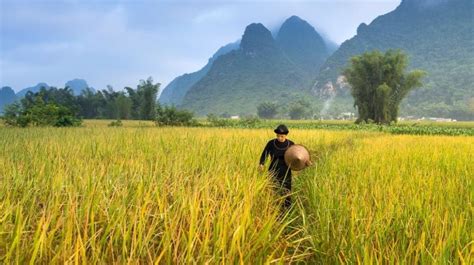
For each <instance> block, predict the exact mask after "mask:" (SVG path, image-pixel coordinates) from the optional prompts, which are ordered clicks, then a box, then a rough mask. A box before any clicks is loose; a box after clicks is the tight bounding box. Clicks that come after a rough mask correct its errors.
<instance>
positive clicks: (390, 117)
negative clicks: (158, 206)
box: [4, 50, 425, 127]
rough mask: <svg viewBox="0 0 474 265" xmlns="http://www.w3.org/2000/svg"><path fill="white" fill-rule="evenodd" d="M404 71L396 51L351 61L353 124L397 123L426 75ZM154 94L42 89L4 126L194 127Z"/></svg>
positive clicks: (266, 110)
mask: <svg viewBox="0 0 474 265" xmlns="http://www.w3.org/2000/svg"><path fill="white" fill-rule="evenodd" d="M407 65H408V59H407V56H406V54H404V53H403V52H401V51H399V50H397V51H394V50H389V51H387V52H385V53H382V52H379V51H372V52H366V53H364V54H361V55H358V56H354V57H352V58H351V61H350V65H349V66H348V67H347V68H346V69H345V70H344V71H343V73H344V76H345V77H346V80H347V82H348V83H349V84H350V85H351V94H352V96H353V98H354V107H355V108H357V111H358V114H359V115H358V119H357V120H356V122H357V123H360V122H365V123H371V122H374V123H378V124H390V123H392V122H396V121H397V117H398V111H399V105H400V103H401V102H402V100H403V99H404V98H405V97H406V96H407V95H408V93H409V92H410V91H411V90H413V89H414V88H416V87H420V86H421V78H422V77H423V76H424V74H425V73H424V72H423V71H420V70H415V71H412V72H410V73H406V72H405V69H406V67H407ZM159 88H160V83H154V82H153V79H152V78H151V77H150V78H148V79H147V80H140V82H139V84H138V86H137V88H136V89H133V88H130V87H125V91H115V90H114V89H113V88H112V87H110V86H108V87H107V89H103V90H99V91H97V92H94V91H92V90H91V89H85V90H84V91H83V92H82V93H81V94H80V95H78V96H75V95H74V94H73V93H72V90H71V89H70V88H68V87H66V88H54V87H52V88H49V89H46V88H42V89H41V90H40V91H39V92H37V93H33V92H28V93H27V94H26V96H25V97H24V98H23V99H22V100H21V101H20V102H16V103H14V104H11V105H9V106H7V107H6V108H5V111H4V120H5V123H6V124H7V125H13V126H22V127H25V126H28V125H39V126H41V125H52V126H75V125H79V124H80V123H81V120H82V119H92V118H105V119H116V120H121V119H137V120H155V121H156V123H157V125H192V124H196V121H195V120H194V119H193V113H192V112H188V111H186V110H178V109H177V108H176V107H174V106H161V105H160V104H159V103H158V102H157V96H158V91H159ZM309 109H310V103H309V102H307V101H305V100H300V101H298V102H294V103H293V104H291V106H290V107H289V109H288V111H289V113H288V115H289V117H290V118H291V119H302V118H305V117H307V116H308V113H309V111H308V110H309ZM277 113H278V105H277V104H276V103H271V102H263V103H261V104H260V105H259V106H258V107H257V114H258V116H259V117H261V118H267V119H271V118H274V117H275V116H276V115H277ZM116 124H120V123H116Z"/></svg>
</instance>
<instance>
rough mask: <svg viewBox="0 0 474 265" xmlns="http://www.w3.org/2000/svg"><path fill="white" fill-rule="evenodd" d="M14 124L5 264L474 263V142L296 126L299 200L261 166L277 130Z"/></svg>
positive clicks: (2, 220) (1, 193) (3, 178)
mask: <svg viewBox="0 0 474 265" xmlns="http://www.w3.org/2000/svg"><path fill="white" fill-rule="evenodd" d="M109 122H110V121H100V120H98V121H97V120H96V121H85V122H84V126H82V127H74V128H51V127H39V128H6V127H2V128H0V263H7V264H9V263H20V264H21V263H28V262H29V263H53V264H54V263H56V264H57V263H64V262H70V263H152V262H153V263H175V264H182V263H212V264H214V263H223V264H229V263H231V264H233V263H245V264H261V263H265V264H270V263H280V264H283V263H284V264H287V263H293V262H294V263H296V262H307V263H312V264H318V263H319V264H334V263H375V262H378V263H406V264H413V263H424V264H433V263H438V264H446V263H458V264H459V263H461V264H472V262H473V260H474V239H473V231H474V223H473V222H472V220H473V212H474V206H473V198H474V189H473V186H472V182H473V177H472V176H473V175H474V174H473V172H474V164H473V163H472V161H474V152H473V150H474V138H473V137H470V136H455V137H454V136H418V135H392V134H389V133H386V132H379V131H363V130H357V131H354V130H313V129H304V128H298V127H296V128H293V127H292V124H289V127H290V135H289V138H290V139H292V140H293V141H295V142H296V143H300V144H303V145H305V146H306V147H307V148H308V149H309V150H310V152H311V155H312V159H313V161H314V162H315V163H314V165H313V166H312V167H311V168H308V169H306V170H304V171H302V172H298V173H296V174H294V178H293V184H294V188H293V193H292V196H293V198H294V205H293V208H292V209H291V211H290V212H288V213H286V214H284V215H281V214H280V207H279V202H281V201H282V198H280V197H278V195H277V193H275V192H274V188H273V187H272V184H271V183H272V182H271V181H270V179H269V176H268V175H267V174H266V173H261V172H259V171H258V170H257V165H258V158H259V155H260V152H261V151H262V149H263V147H264V145H265V143H266V142H267V141H268V140H269V139H271V138H273V137H274V134H273V131H272V129H273V127H270V126H268V127H266V128H261V129H241V128H213V127H193V128H182V127H181V128H180V127H156V126H155V125H154V123H153V122H143V121H132V122H130V121H124V122H123V126H121V127H108V126H107V124H108V123H109Z"/></svg>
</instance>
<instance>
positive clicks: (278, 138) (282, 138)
mask: <svg viewBox="0 0 474 265" xmlns="http://www.w3.org/2000/svg"><path fill="white" fill-rule="evenodd" d="M277 140H278V142H280V143H283V142H284V141H285V140H286V134H278V133H277Z"/></svg>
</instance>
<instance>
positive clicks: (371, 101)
mask: <svg viewBox="0 0 474 265" xmlns="http://www.w3.org/2000/svg"><path fill="white" fill-rule="evenodd" d="M407 65H408V59H407V56H406V54H405V53H403V52H402V51H400V50H388V51H387V52H385V53H381V52H380V51H377V50H375V51H372V52H366V53H364V54H362V55H358V56H354V57H352V58H351V61H350V65H349V66H348V67H347V68H346V69H345V70H344V76H345V77H346V80H347V82H348V83H349V84H350V85H351V94H352V96H353V97H354V107H357V110H358V112H359V118H358V119H357V121H356V122H361V121H365V122H368V121H369V120H373V121H375V122H376V123H379V124H381V123H384V124H387V123H390V122H392V121H393V122H396V121H397V117H398V111H399V106H400V103H401V102H402V100H403V98H405V97H406V96H407V95H408V93H409V92H410V91H411V90H413V89H414V88H416V87H420V86H421V85H422V83H421V78H422V77H423V76H424V75H425V73H424V72H423V71H421V70H414V71H412V72H409V73H406V72H405V71H406V67H407Z"/></svg>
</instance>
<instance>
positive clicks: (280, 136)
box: [259, 124, 295, 209]
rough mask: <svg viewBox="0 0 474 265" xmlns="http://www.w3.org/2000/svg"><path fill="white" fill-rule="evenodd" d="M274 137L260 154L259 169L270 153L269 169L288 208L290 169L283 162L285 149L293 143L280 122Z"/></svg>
mask: <svg viewBox="0 0 474 265" xmlns="http://www.w3.org/2000/svg"><path fill="white" fill-rule="evenodd" d="M274 132H275V133H276V138H275V139H272V140H270V141H269V142H268V143H267V145H266V146H265V149H264V150H263V152H262V155H261V156H260V166H259V169H260V170H261V171H263V169H264V164H265V160H266V158H267V156H269V155H270V158H271V160H270V167H269V168H268V170H269V171H270V173H271V175H272V177H273V180H274V181H275V184H277V185H278V191H279V194H280V195H282V196H286V197H285V202H284V204H283V206H284V207H285V208H286V209H288V208H289V207H290V206H291V198H290V196H289V193H290V192H291V169H290V168H288V166H287V165H286V163H285V151H286V150H287V149H288V147H290V146H292V145H294V144H295V143H293V141H291V140H288V139H287V136H288V133H289V131H288V128H287V127H286V126H285V125H283V124H281V125H278V127H277V128H276V129H275V130H274Z"/></svg>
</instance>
